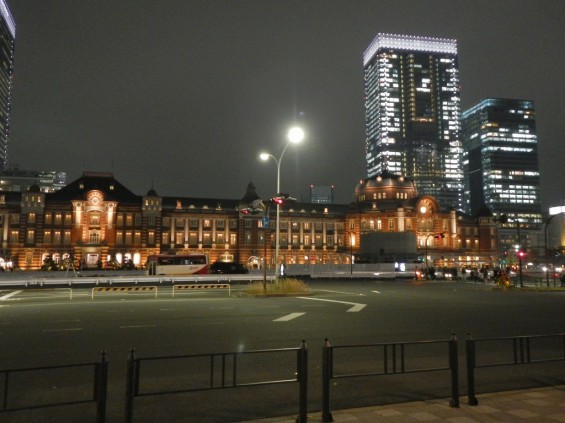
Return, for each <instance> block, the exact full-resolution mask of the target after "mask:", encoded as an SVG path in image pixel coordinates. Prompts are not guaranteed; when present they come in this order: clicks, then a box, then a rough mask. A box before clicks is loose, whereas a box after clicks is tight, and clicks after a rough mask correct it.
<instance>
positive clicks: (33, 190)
mask: <svg viewBox="0 0 565 423" xmlns="http://www.w3.org/2000/svg"><path fill="white" fill-rule="evenodd" d="M28 191H29V192H39V191H40V189H39V185H36V184H33V185H32V186H30V187H29V190H28Z"/></svg>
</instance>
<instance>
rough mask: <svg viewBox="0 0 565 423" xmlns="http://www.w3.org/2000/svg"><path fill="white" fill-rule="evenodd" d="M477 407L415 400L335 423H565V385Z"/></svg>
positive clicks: (312, 416)
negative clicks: (453, 405)
mask: <svg viewBox="0 0 565 423" xmlns="http://www.w3.org/2000/svg"><path fill="white" fill-rule="evenodd" d="M477 400H478V402H479V404H478V405H477V406H470V405H467V400H466V398H461V404H460V407H459V408H452V407H450V406H449V405H448V402H449V401H448V400H447V399H438V400H432V401H415V402H409V403H401V404H391V405H382V406H377V407H364V408H355V409H350V410H337V411H332V417H333V421H334V422H363V423H377V422H383V423H411V422H451V423H475V422H479V423H482V422H485V423H486V422H509V423H514V422H516V423H518V422H530V423H532V422H535V423H555V422H562V423H565V385H564V386H554V387H544V388H535V389H526V390H519V391H508V392H499V393H492V394H482V395H477ZM295 419H296V416H287V417H278V418H269V419H263V420H253V421H247V422H242V423H251V422H254V423H291V422H293V423H294V422H295ZM308 421H309V422H322V421H323V420H322V416H321V413H309V414H308Z"/></svg>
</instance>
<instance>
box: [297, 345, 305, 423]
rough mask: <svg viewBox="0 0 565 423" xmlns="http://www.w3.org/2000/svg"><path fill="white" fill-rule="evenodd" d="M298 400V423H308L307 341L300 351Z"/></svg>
mask: <svg viewBox="0 0 565 423" xmlns="http://www.w3.org/2000/svg"><path fill="white" fill-rule="evenodd" d="M298 400H299V414H298V417H297V418H296V422H297V423H306V421H307V420H308V416H307V413H308V347H307V346H306V341H305V340H302V345H301V346H300V348H299V349H298Z"/></svg>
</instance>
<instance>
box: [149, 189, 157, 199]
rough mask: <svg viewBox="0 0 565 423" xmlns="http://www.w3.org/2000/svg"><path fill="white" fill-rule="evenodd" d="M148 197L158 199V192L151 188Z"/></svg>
mask: <svg viewBox="0 0 565 423" xmlns="http://www.w3.org/2000/svg"><path fill="white" fill-rule="evenodd" d="M147 197H158V195H157V191H155V190H154V189H153V188H151V189H150V190H149V191H147Z"/></svg>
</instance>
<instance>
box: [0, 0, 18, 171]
mask: <svg viewBox="0 0 565 423" xmlns="http://www.w3.org/2000/svg"><path fill="white" fill-rule="evenodd" d="M0 16H1V19H0V36H1V37H0V171H2V170H4V169H6V167H7V163H8V137H9V135H10V109H11V89H12V73H13V70H14V41H15V38H16V24H15V23H14V19H13V18H12V14H11V13H10V9H9V8H8V4H7V3H6V0H0Z"/></svg>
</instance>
